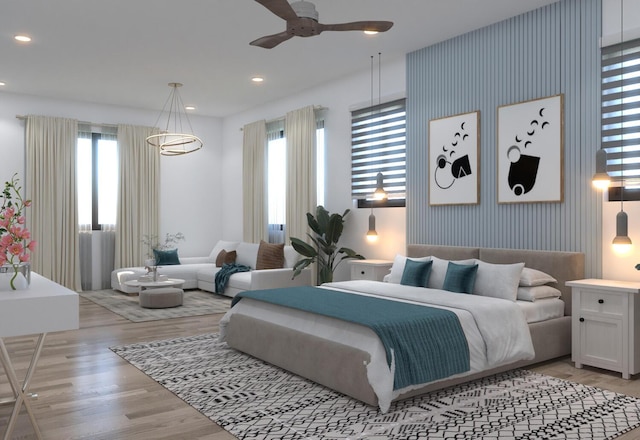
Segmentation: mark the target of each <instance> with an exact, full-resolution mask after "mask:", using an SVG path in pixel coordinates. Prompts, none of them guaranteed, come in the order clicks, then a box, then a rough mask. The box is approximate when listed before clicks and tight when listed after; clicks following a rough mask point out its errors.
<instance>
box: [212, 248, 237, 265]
mask: <svg viewBox="0 0 640 440" xmlns="http://www.w3.org/2000/svg"><path fill="white" fill-rule="evenodd" d="M237 255H238V254H237V253H236V251H226V250H224V249H222V250H221V251H220V253H219V254H218V256H217V257H216V267H222V265H223V264H233V263H235V262H236V257H237Z"/></svg>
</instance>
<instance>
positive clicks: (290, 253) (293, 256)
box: [284, 245, 301, 267]
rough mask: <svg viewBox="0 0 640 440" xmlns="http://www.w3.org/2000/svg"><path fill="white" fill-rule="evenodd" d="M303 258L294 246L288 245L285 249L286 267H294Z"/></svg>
mask: <svg viewBox="0 0 640 440" xmlns="http://www.w3.org/2000/svg"><path fill="white" fill-rule="evenodd" d="M300 258H301V255H300V254H299V253H297V252H296V250H295V249H294V248H293V246H290V245H286V246H285V247H284V267H293V266H295V264H296V263H297V262H298V260H299V259H300Z"/></svg>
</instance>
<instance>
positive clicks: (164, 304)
mask: <svg viewBox="0 0 640 440" xmlns="http://www.w3.org/2000/svg"><path fill="white" fill-rule="evenodd" d="M183 293H184V292H183V291H182V289H178V288H176V287H160V288H157V289H145V290H143V291H142V292H140V307H144V308H147V309H166V308H168V307H178V306H181V305H182V295H183Z"/></svg>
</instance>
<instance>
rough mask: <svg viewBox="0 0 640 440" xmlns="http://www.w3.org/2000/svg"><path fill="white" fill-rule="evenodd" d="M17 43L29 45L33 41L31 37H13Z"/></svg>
mask: <svg viewBox="0 0 640 440" xmlns="http://www.w3.org/2000/svg"><path fill="white" fill-rule="evenodd" d="M13 38H14V39H15V40H16V41H19V42H21V43H28V42H30V41H31V37H28V36H26V35H16V36H15V37H13Z"/></svg>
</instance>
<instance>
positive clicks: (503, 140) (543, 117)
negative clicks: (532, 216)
mask: <svg viewBox="0 0 640 440" xmlns="http://www.w3.org/2000/svg"><path fill="white" fill-rule="evenodd" d="M563 98H564V97H563V95H556V96H551V97H548V98H541V99H535V100H532V101H525V102H521V103H518V104H511V105H505V106H502V107H499V108H498V176H497V179H498V181H497V185H498V203H522V202H562V201H563V197H564V184H563V178H564V176H563V169H564V167H563V160H564V154H563V150H564V106H563Z"/></svg>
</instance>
